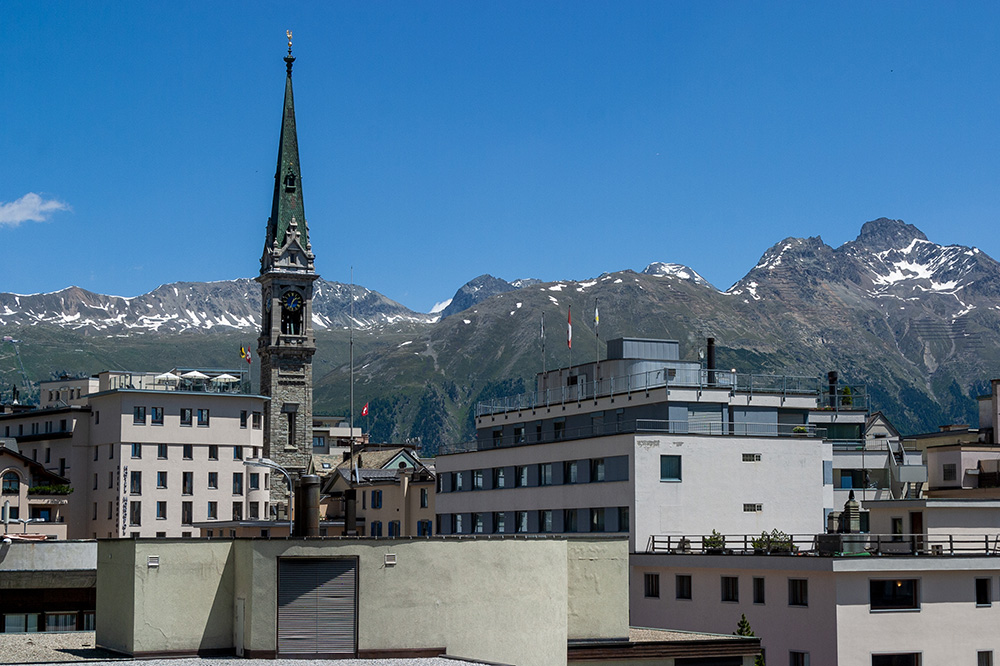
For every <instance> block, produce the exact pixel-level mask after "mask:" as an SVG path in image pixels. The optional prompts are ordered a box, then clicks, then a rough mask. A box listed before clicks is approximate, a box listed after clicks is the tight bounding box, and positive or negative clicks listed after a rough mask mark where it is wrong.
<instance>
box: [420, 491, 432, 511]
mask: <svg viewBox="0 0 1000 666" xmlns="http://www.w3.org/2000/svg"><path fill="white" fill-rule="evenodd" d="M429 503H430V493H428V492H427V489H426V488H421V489H420V508H421V509H426V508H427V505H428V504H429Z"/></svg>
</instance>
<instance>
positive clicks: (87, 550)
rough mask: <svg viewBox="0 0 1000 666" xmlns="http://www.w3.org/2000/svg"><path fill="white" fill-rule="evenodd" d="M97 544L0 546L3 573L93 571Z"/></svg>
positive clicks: (72, 542) (43, 543) (66, 542)
mask: <svg viewBox="0 0 1000 666" xmlns="http://www.w3.org/2000/svg"><path fill="white" fill-rule="evenodd" d="M96 566H97V542H95V541H41V542H38V543H28V542H20V543H5V544H0V571H42V572H44V571H93V570H94V569H95V568H96Z"/></svg>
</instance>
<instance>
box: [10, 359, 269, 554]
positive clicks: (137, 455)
mask: <svg viewBox="0 0 1000 666" xmlns="http://www.w3.org/2000/svg"><path fill="white" fill-rule="evenodd" d="M186 372H187V371H185V370H178V372H177V373H176V374H178V375H179V374H186ZM201 374H202V375H203V376H204V378H198V377H194V378H191V379H180V380H175V379H169V378H163V377H164V375H157V374H156V373H133V372H118V371H108V372H102V373H100V374H99V375H97V376H94V377H87V378H83V379H70V380H60V381H53V382H43V383H42V384H41V404H40V406H39V408H38V409H33V410H28V411H20V410H18V411H12V412H11V413H6V414H0V436H3V437H10V438H14V439H16V440H17V445H18V448H19V449H20V452H21V453H22V454H23V455H25V456H27V457H28V458H31V459H32V460H35V461H37V462H38V463H40V464H42V465H44V467H45V469H47V470H48V471H51V472H54V473H55V474H58V475H60V476H63V477H66V478H68V479H69V480H70V484H71V485H72V487H73V492H72V494H71V495H69V496H68V501H69V504H68V512H67V514H66V515H65V516H60V518H59V519H60V520H63V519H64V520H65V521H66V523H67V538H70V539H90V538H121V537H182V536H198V530H197V528H195V527H193V524H194V523H196V522H197V523H204V522H206V521H215V520H219V521H231V520H244V519H247V520H253V519H257V518H262V519H266V518H267V517H268V516H269V511H270V507H269V499H270V498H269V494H268V488H269V481H270V479H269V471H268V470H266V469H260V468H252V467H245V466H244V465H243V461H244V460H245V459H249V458H258V457H260V456H261V452H262V450H263V429H262V425H263V424H262V414H263V411H264V403H265V401H266V400H267V398H265V397H263V396H259V395H251V394H247V393H243V392H241V391H240V390H239V388H238V387H239V383H238V382H231V381H230V380H228V379H224V380H223V381H213V379H217V378H218V377H220V376H223V375H227V374H228V373H224V372H223V371H218V370H217V371H210V370H203V372H202V373H201ZM237 374H238V371H237ZM158 376H159V377H161V379H157V377H158ZM29 527H30V528H31V529H30V530H29V531H34V532H39V533H46V532H47V530H46V528H45V525H44V524H30V525H29Z"/></svg>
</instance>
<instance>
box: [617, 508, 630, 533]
mask: <svg viewBox="0 0 1000 666" xmlns="http://www.w3.org/2000/svg"><path fill="white" fill-rule="evenodd" d="M618 531H619V532H628V507H627V506H620V507H618Z"/></svg>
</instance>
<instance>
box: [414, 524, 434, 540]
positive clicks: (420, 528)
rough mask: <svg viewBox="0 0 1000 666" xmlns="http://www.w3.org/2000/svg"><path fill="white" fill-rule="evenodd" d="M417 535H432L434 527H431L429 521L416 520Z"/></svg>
mask: <svg viewBox="0 0 1000 666" xmlns="http://www.w3.org/2000/svg"><path fill="white" fill-rule="evenodd" d="M417 536H434V528H433V527H431V521H429V520H419V521H417Z"/></svg>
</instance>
